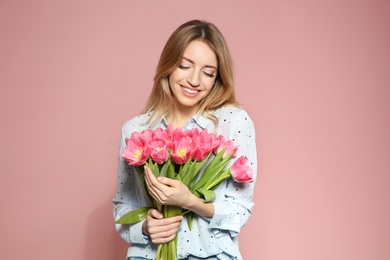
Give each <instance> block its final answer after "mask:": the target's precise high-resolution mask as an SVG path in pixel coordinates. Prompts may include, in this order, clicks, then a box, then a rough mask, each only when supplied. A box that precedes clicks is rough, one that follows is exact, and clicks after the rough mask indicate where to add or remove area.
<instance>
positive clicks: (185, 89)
mask: <svg viewBox="0 0 390 260" xmlns="http://www.w3.org/2000/svg"><path fill="white" fill-rule="evenodd" d="M183 89H184V91H185V92H187V93H190V94H195V93H198V91H197V90H192V89H189V88H183Z"/></svg>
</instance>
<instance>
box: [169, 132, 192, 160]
mask: <svg viewBox="0 0 390 260" xmlns="http://www.w3.org/2000/svg"><path fill="white" fill-rule="evenodd" d="M171 146H172V147H171V149H172V154H171V158H172V160H173V161H174V162H175V163H177V164H183V163H185V162H187V161H188V160H189V159H190V157H191V153H192V151H193V149H194V146H193V143H192V141H191V138H189V137H188V136H182V137H181V138H179V139H173V140H172V145H171Z"/></svg>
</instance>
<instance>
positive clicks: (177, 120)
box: [165, 108, 197, 129]
mask: <svg viewBox="0 0 390 260" xmlns="http://www.w3.org/2000/svg"><path fill="white" fill-rule="evenodd" d="M196 113H197V110H193V109H192V110H191V109H187V110H183V109H178V108H175V109H173V111H172V113H170V114H169V115H167V116H166V117H165V119H166V121H167V123H168V124H169V125H172V127H173V128H174V129H175V128H183V127H184V125H185V124H186V123H187V121H188V119H189V118H191V117H193V116H194V115H195V114H196Z"/></svg>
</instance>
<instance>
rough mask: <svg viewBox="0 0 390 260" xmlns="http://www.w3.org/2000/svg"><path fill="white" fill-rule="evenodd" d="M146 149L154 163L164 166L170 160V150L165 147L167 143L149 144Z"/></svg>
mask: <svg viewBox="0 0 390 260" xmlns="http://www.w3.org/2000/svg"><path fill="white" fill-rule="evenodd" d="M146 149H147V151H148V154H150V157H151V158H152V160H153V161H154V162H156V163H158V164H162V163H164V162H166V161H167V160H168V150H167V148H166V146H165V141H163V140H155V141H151V142H150V143H148V144H147V146H146Z"/></svg>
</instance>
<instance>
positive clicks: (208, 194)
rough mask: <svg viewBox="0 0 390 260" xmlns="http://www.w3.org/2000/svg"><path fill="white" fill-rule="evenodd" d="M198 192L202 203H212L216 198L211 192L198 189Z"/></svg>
mask: <svg viewBox="0 0 390 260" xmlns="http://www.w3.org/2000/svg"><path fill="white" fill-rule="evenodd" d="M198 192H199V193H200V194H201V195H202V197H203V201H204V202H212V201H214V200H215V198H216V196H215V192H214V191H212V190H207V189H203V188H200V189H198Z"/></svg>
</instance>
